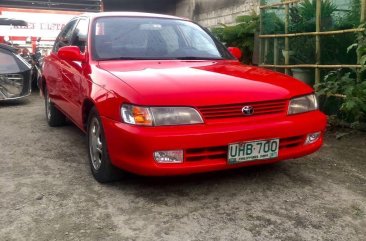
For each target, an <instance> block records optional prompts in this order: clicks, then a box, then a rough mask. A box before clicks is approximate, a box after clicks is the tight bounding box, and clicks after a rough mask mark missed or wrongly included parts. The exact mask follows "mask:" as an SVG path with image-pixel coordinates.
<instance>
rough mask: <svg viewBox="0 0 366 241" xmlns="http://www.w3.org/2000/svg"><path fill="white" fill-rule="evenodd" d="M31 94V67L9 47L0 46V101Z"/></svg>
mask: <svg viewBox="0 0 366 241" xmlns="http://www.w3.org/2000/svg"><path fill="white" fill-rule="evenodd" d="M30 93H31V65H30V64H29V63H27V62H26V61H25V60H24V59H23V58H22V57H20V56H19V54H18V53H17V50H16V49H15V48H13V47H11V46H8V45H5V44H0V101H2V100H10V99H18V98H22V97H25V96H27V95H29V94H30Z"/></svg>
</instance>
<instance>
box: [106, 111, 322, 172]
mask: <svg viewBox="0 0 366 241" xmlns="http://www.w3.org/2000/svg"><path fill="white" fill-rule="evenodd" d="M102 122H103V127H104V132H105V135H106V141H107V147H108V152H109V156H110V159H111V161H112V163H113V165H115V166H117V167H119V168H121V169H124V170H126V171H129V172H132V173H136V174H140V175H148V176H165V175H183V174H191V173H199V172H210V171H217V170H224V169H231V168H238V167H243V166H250V165H260V164H269V163H274V162H279V161H282V160H286V159H292V158H298V157H301V156H305V155H308V154H310V153H313V152H315V151H316V150H318V149H319V148H320V147H321V146H322V143H323V134H324V131H325V127H326V117H325V115H324V114H322V113H321V112H320V111H313V112H309V113H304V114H299V115H293V116H277V117H273V118H256V117H253V118H252V119H251V120H250V121H245V122H244V121H243V122H241V121H240V122H234V123H216V124H203V125H191V126H168V127H167V126H165V127H138V126H133V125H128V124H124V123H121V122H118V121H114V120H111V119H108V118H105V117H102ZM318 131H321V132H322V134H321V137H320V138H319V140H318V141H316V142H315V143H313V144H308V145H305V144H304V143H305V138H306V135H307V134H309V133H314V132H318ZM272 138H279V139H280V149H279V156H278V157H277V158H275V159H269V160H256V161H250V162H244V163H240V164H234V165H231V164H228V163H227V149H228V145H229V144H231V143H237V142H244V141H252V140H264V139H272ZM164 150H184V162H183V163H180V164H159V163H157V162H156V161H155V160H154V158H153V153H154V152H155V151H164Z"/></svg>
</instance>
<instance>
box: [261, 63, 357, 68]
mask: <svg viewBox="0 0 366 241" xmlns="http://www.w3.org/2000/svg"><path fill="white" fill-rule="evenodd" d="M259 66H261V67H264V68H320V69H339V68H362V65H360V64H334V65H331V64H290V65H274V64H261V65H259Z"/></svg>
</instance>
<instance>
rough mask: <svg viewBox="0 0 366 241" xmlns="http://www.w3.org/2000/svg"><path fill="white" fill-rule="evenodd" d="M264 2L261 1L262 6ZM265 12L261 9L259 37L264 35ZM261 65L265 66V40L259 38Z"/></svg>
mask: <svg viewBox="0 0 366 241" xmlns="http://www.w3.org/2000/svg"><path fill="white" fill-rule="evenodd" d="M261 3H262V1H259V4H261ZM263 14H264V10H262V9H259V35H261V34H263V18H262V16H263ZM258 62H259V64H264V63H265V62H264V55H263V39H261V38H259V61H258Z"/></svg>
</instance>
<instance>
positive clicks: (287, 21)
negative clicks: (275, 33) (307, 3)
mask: <svg viewBox="0 0 366 241" xmlns="http://www.w3.org/2000/svg"><path fill="white" fill-rule="evenodd" d="M288 26H289V5H288V4H286V6H285V34H288ZM289 62H290V56H289V38H288V37H285V65H288V64H289ZM285 73H286V74H289V73H290V70H289V69H288V68H286V69H285Z"/></svg>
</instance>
